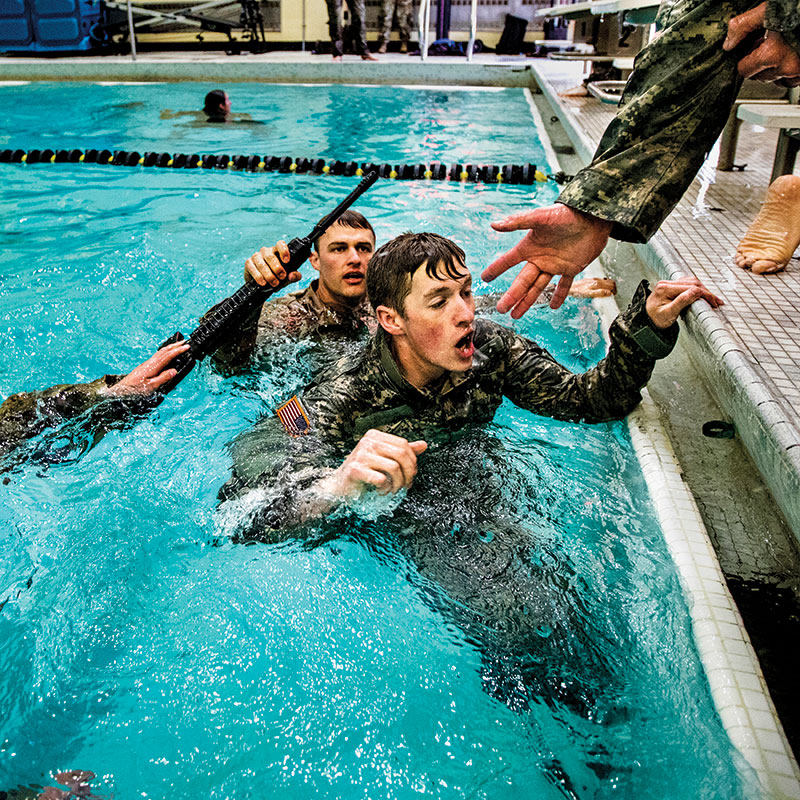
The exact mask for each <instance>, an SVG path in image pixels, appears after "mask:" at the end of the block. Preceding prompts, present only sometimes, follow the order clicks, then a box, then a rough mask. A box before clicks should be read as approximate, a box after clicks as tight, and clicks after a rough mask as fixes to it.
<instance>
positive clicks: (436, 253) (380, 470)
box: [221, 233, 722, 536]
mask: <svg viewBox="0 0 800 800" xmlns="http://www.w3.org/2000/svg"><path fill="white" fill-rule="evenodd" d="M367 284H368V295H369V299H370V300H371V302H372V304H373V306H374V307H375V313H376V315H377V320H378V323H379V325H380V327H379V328H378V331H377V333H376V334H375V336H374V337H373V338H372V340H371V341H370V342H369V343H368V344H367V345H366V346H365V347H364V348H363V349H362V350H361V351H360V352H359V353H357V354H356V355H355V356H354V357H353V358H352V362H351V363H349V364H348V365H347V366H345V367H343V368H342V369H341V370H340V371H339V372H338V374H336V375H334V376H333V377H328V376H326V377H325V378H323V379H321V380H320V381H319V382H317V383H314V384H312V386H311V387H310V388H309V389H308V390H307V391H306V392H305V393H304V395H303V398H302V403H303V406H304V410H305V413H306V414H307V417H308V420H309V424H310V433H309V435H308V436H304V437H299V438H300V439H301V440H303V441H301V442H300V443H299V445H298V447H299V448H300V452H299V453H296V454H295V457H294V460H293V461H292V463H291V464H289V465H283V464H281V460H280V458H279V457H277V458H276V457H275V456H274V455H272V454H271V455H270V456H269V457H267V456H266V455H265V454H266V453H268V451H269V448H270V447H273V448H274V444H275V428H276V426H277V423H276V419H277V418H269V419H267V420H265V421H263V422H262V423H259V424H258V425H256V426H255V428H253V429H252V430H251V431H250V432H248V433H246V434H244V435H243V436H242V437H240V440H238V441H237V443H235V445H234V449H233V457H234V472H233V477H232V479H231V481H230V482H229V483H228V484H227V485H226V487H224V488H223V491H222V493H221V494H222V497H223V498H225V499H230V498H234V497H240V496H243V495H244V494H246V493H248V492H249V491H250V490H252V489H255V488H257V487H258V486H264V485H267V484H269V485H272V486H273V488H275V486H276V485H277V486H279V487H282V488H281V491H282V492H283V494H282V495H281V497H280V498H279V499H278V500H277V501H276V503H277V505H276V503H273V504H272V506H271V507H270V508H268V509H266V511H265V512H264V513H263V514H259V515H258V520H257V524H266V527H267V528H272V529H275V528H283V527H291V525H292V524H299V523H301V522H303V521H305V520H306V519H308V518H313V517H315V516H319V515H321V514H324V513H326V512H327V511H328V510H330V509H331V508H332V507H334V506H335V505H336V504H337V503H338V502H340V501H341V500H343V499H345V498H347V497H353V496H357V495H360V494H361V493H363V492H364V491H365V490H367V489H377V491H379V492H381V493H384V494H388V493H396V492H399V491H401V490H404V489H409V488H410V487H411V485H412V483H413V481H414V477H415V475H416V472H417V457H418V456H419V455H420V454H421V453H423V452H424V451H425V449H426V448H427V441H428V439H429V438H430V437H431V436H434V437H435V436H436V435H437V431H442V432H449V431H453V430H456V429H459V428H462V427H464V426H465V425H467V424H469V423H479V424H480V423H486V422H489V421H491V420H492V418H493V417H494V414H495V411H496V410H497V408H498V407H499V406H500V404H501V402H502V400H503V398H504V397H508V398H509V399H510V400H511V401H512V402H513V403H515V404H516V405H518V406H520V407H522V408H525V409H527V410H529V411H532V412H533V413H536V414H541V415H545V416H551V417H555V418H556V419H563V420H572V421H579V420H583V421H585V422H590V423H596V422H603V421H608V420H614V419H620V418H622V417H624V416H625V415H626V414H628V413H629V412H630V411H631V410H632V409H633V408H634V407H635V406H636V405H637V404H638V402H639V400H640V399H641V395H640V389H641V388H642V387H643V386H644V385H645V384H646V383H647V381H648V380H649V378H650V374H651V372H652V370H653V367H654V365H655V362H656V360H657V359H659V358H663V357H664V356H666V355H668V354H669V353H670V352H671V350H672V348H673V346H674V344H675V341H676V339H677V336H678V326H677V319H678V316H679V314H680V313H681V312H682V311H683V310H684V309H685V308H687V307H688V306H689V305H691V303H693V302H695V301H696V300H699V299H703V300H706V301H707V302H708V303H709V304H710V305H711V306H712V307H714V308H716V307H718V306H720V305H721V304H722V301H721V300H720V299H719V298H717V297H715V296H714V295H713V294H711V293H710V292H709V291H708V290H707V289H706V288H705V287H704V286H703V285H702V284H701V283H700V282H699V281H698V280H697V279H696V278H685V279H682V280H680V281H660V282H659V283H658V284H657V285H656V287H655V289H654V290H653V291H652V292H651V291H650V290H649V288H648V286H647V284H646V282H644V281H643V282H642V284H641V285H640V286H639V288H638V289H637V291H636V294H635V295H634V298H633V300H632V301H631V304H630V306H629V307H628V309H627V310H626V311H624V312H623V313H622V314H621V315H620V316H619V317H617V319H616V320H615V322H614V323H613V324H612V326H611V329H610V332H609V336H610V339H611V345H610V348H609V351H608V354H607V355H606V357H605V358H604V359H603V360H602V361H601V362H600V363H599V364H597V366H595V367H594V368H593V369H591V370H589V371H588V372H585V373H583V374H580V375H576V374H574V373H572V372H570V371H569V370H568V369H567V368H566V367H563V366H561V365H560V364H558V363H557V362H556V361H555V359H554V358H553V357H552V356H551V355H550V354H549V353H548V352H547V351H546V350H544V349H543V348H541V347H539V346H538V345H537V344H536V343H535V342H533V341H531V340H529V339H526V338H525V337H523V336H520V335H518V334H516V333H514V332H513V331H511V330H509V329H508V328H505V327H503V326H501V325H498V324H497V323H494V322H491V321H489V320H482V319H476V317H475V299H474V297H473V295H472V277H471V275H470V273H469V271H468V270H467V268H466V266H465V256H464V252H463V251H462V250H461V248H459V247H458V246H457V245H456V244H455V243H454V242H452V241H450V240H449V239H445V238H444V237H442V236H438V235H437V234H432V233H420V234H410V233H409V234H403V235H402V236H398V237H397V238H395V239H393V240H392V241H390V242H389V243H388V244H386V245H384V246H383V247H381V248H380V249H379V250H378V251H377V252H376V253H375V255H374V257H373V258H372V261H371V262H370V268H369V273H368V275H367ZM353 444H355V447H354V448H353V449H352V451H351V452H350V454H349V455H348V456H347V457H346V458H345V459H344V461H341V456H340V455H337V454H340V453H341V452H342V451H343V450H346V448H347V447H352V445H353ZM284 455H285V451H284ZM337 460H338V463H337ZM255 465H263V470H264V471H263V473H262V474H259V469H260V467H259V466H255ZM278 471H279V472H280V475H281V477H280V481H276V480H275V478H276V475H277V472H278ZM273 507H275V508H277V509H278V512H277V513H273V511H274V509H273ZM245 535H246V534H245ZM254 535H256V536H263V533H261V534H258V533H256V534H254Z"/></svg>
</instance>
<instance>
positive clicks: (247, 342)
mask: <svg viewBox="0 0 800 800" xmlns="http://www.w3.org/2000/svg"><path fill="white" fill-rule="evenodd" d="M318 288H319V281H312V282H311V284H310V286H308V288H307V289H303V290H301V291H299V292H292V293H291V294H287V295H286V296H284V297H277V298H274V299H271V300H269V301H267V302H266V303H264V304H263V305H262V306H261V308H260V309H259V310H257V311H255V312H254V313H253V314H252V315H251V316H250V317H249V318H248V319H247V320H246V321H245V323H244V324H243V325H241V326H240V328H239V330H238V331H237V333H236V336H235V338H233V339H231V340H230V341H229V342H227V343H226V344H225V345H223V346H222V347H220V348H219V350H217V352H216V353H215V354H214V355H213V356H212V361H213V363H214V366H215V367H216V368H217V369H218V370H219V371H220V372H222V373H223V374H226V375H230V374H235V373H238V372H241V371H242V370H243V369H245V368H246V367H247V366H248V365H249V364H250V363H251V362H252V360H253V358H254V357H256V356H258V355H259V354H260V353H263V352H264V351H265V350H267V349H268V348H269V347H270V346H271V345H272V344H273V343H274V342H275V341H276V339H278V338H280V337H283V338H285V337H287V336H288V337H290V338H292V339H311V340H316V339H322V338H325V339H326V341H327V340H329V339H330V340H333V339H337V338H344V339H347V340H351V341H352V340H354V339H358V338H361V337H363V338H367V336H368V335H369V333H371V332H372V331H374V330H375V327H376V324H377V323H376V322H375V317H374V315H373V313H372V308H371V307H370V305H369V303H368V302H367V301H366V299H365V300H364V301H363V302H362V303H361V304H360V305H358V306H357V307H355V308H352V309H351V308H346V307H336V308H334V307H331V306H328V305H326V304H325V303H323V302H322V300H321V299H320V297H319V294H318V293H317V290H318ZM215 308H216V306H215ZM213 311H214V309H213V308H212V309H211V311H210V312H208V313H209V314H210V313H212V312H213Z"/></svg>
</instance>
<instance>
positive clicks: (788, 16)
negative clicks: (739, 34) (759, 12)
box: [765, 0, 800, 53]
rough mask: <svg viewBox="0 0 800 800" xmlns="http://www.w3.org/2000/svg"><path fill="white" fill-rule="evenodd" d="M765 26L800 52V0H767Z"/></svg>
mask: <svg viewBox="0 0 800 800" xmlns="http://www.w3.org/2000/svg"><path fill="white" fill-rule="evenodd" d="M765 26H766V28H767V29H768V30H771V31H778V32H779V33H780V34H781V36H783V38H784V40H785V41H786V43H787V44H788V45H789V46H790V47H792V48H794V50H795V52H797V53H800V0H767V14H766V19H765Z"/></svg>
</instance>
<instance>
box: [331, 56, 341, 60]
mask: <svg viewBox="0 0 800 800" xmlns="http://www.w3.org/2000/svg"><path fill="white" fill-rule="evenodd" d="M333 60H334V61H341V60H342V57H341V56H334V57H333Z"/></svg>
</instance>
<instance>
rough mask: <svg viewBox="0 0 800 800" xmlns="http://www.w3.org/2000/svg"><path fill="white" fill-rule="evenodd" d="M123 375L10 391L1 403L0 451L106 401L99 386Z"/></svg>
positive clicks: (8, 448)
mask: <svg viewBox="0 0 800 800" xmlns="http://www.w3.org/2000/svg"><path fill="white" fill-rule="evenodd" d="M124 377H125V376H124V375H104V376H103V377H102V378H98V379H97V380H96V381H92V382H91V383H77V384H61V385H59V386H53V387H51V388H49V389H43V390H40V391H35V392H20V393H19V394H13V395H11V397H9V398H8V399H7V400H6V401H5V402H4V403H3V404H2V406H0V454H3V453H8V452H10V451H11V450H13V449H14V448H15V447H17V446H19V445H20V444H22V443H23V442H24V441H25V440H27V439H30V438H32V437H34V436H37V435H38V434H39V433H41V432H42V431H44V430H46V429H48V428H57V427H58V426H59V425H60V424H62V423H63V422H66V421H68V420H71V419H75V418H76V417H79V416H80V415H81V414H84V413H85V412H86V411H88V410H89V409H91V408H93V407H95V406H97V405H98V404H100V403H109V402H110V400H111V398H105V397H104V396H103V394H102V390H103V389H105V388H107V387H109V386H113V385H114V384H115V383H118V382H119V381H120V380H122V378H124Z"/></svg>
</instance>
